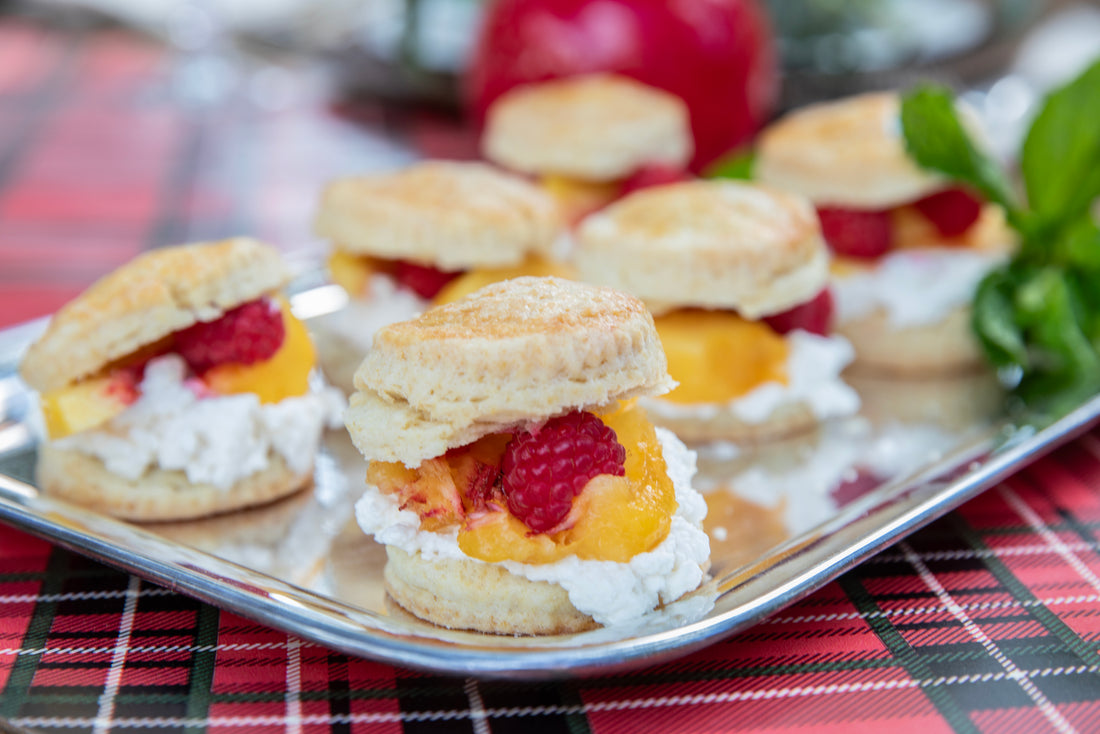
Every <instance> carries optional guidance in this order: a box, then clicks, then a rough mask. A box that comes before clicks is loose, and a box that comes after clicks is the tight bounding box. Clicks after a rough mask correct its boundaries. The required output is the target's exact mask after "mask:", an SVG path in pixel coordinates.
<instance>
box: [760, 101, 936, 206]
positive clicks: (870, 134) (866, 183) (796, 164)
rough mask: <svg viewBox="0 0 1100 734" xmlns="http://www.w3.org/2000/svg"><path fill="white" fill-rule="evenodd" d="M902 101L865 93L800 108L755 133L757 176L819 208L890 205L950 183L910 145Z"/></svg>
mask: <svg viewBox="0 0 1100 734" xmlns="http://www.w3.org/2000/svg"><path fill="white" fill-rule="evenodd" d="M899 112H900V99H899V97H898V95H897V94H895V93H892V92H876V93H870V94H862V95H857V96H854V97H848V98H845V99H841V100H837V101H830V102H820V103H817V104H812V105H808V106H806V107H803V108H800V109H797V110H794V111H792V112H790V113H788V114H787V115H786V116H784V117H782V118H780V119H779V120H778V121H776V122H775V123H773V124H771V125H770V126H768V127H767V128H765V129H764V130H763V131H762V132H761V133H760V136H759V137H758V139H757V145H756V159H755V162H754V163H753V175H754V177H755V178H756V179H757V180H759V181H760V182H762V183H765V184H769V185H772V186H775V187H777V188H782V189H787V190H789V191H796V192H798V193H800V194H802V195H803V196H806V197H808V198H809V199H810V200H811V201H812V202H813V203H814V204H816V205H818V206H839V207H847V208H854V209H887V208H891V207H894V206H898V205H901V204H906V203H909V202H912V201H915V200H916V199H919V198H921V197H923V196H925V195H927V194H930V193H932V192H933V191H936V190H938V189H941V188H943V187H944V185H945V182H946V179H945V178H943V177H942V176H940V175H938V174H935V173H932V172H930V171H927V170H925V169H923V168H921V167H920V166H918V165H917V164H916V163H915V162H914V161H913V160H912V158H910V157H909V155H908V153H907V152H906V150H905V142H904V140H903V137H902V131H901V120H900V117H899Z"/></svg>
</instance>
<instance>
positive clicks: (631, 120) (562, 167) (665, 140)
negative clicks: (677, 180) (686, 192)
mask: <svg viewBox="0 0 1100 734" xmlns="http://www.w3.org/2000/svg"><path fill="white" fill-rule="evenodd" d="M482 143H483V148H484V153H485V156H486V158H488V159H489V160H491V161H493V162H494V163H496V164H498V165H501V166H503V167H505V168H508V169H510V170H513V171H519V172H521V173H527V174H539V175H557V176H564V177H568V178H572V179H580V180H583V181H614V180H617V179H621V178H625V177H627V176H629V175H630V174H632V173H634V172H635V171H636V170H637V169H638V168H640V167H642V166H643V165H646V164H664V165H670V166H675V167H682V166H684V165H686V164H687V162H688V161H689V160H690V159H691V155H692V151H693V147H694V145H693V139H692V136H691V126H690V119H689V116H688V109H687V105H685V104H684V102H683V101H682V100H681V99H680V98H679V97H676V96H675V95H672V94H669V93H668V92H665V91H662V90H659V89H655V88H653V87H650V86H647V85H645V84H642V83H641V82H637V81H634V80H633V79H630V78H628V77H624V76H618V75H614V74H592V75H585V76H577V77H568V78H564V79H556V80H551V81H544V82H539V83H535V84H527V85H524V86H521V87H516V88H515V89H512V90H510V91H508V92H506V93H505V94H503V95H502V96H501V97H500V98H498V99H497V100H496V102H494V103H493V105H492V106H491V107H490V108H489V112H488V119H487V121H486V128H485V133H484V136H483V137H482Z"/></svg>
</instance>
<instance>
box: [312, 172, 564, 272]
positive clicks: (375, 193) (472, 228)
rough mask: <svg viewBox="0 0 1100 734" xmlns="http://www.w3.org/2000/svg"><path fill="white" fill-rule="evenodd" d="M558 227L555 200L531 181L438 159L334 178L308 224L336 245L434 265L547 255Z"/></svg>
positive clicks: (466, 265)
mask: <svg viewBox="0 0 1100 734" xmlns="http://www.w3.org/2000/svg"><path fill="white" fill-rule="evenodd" d="M561 227H562V222H561V219H560V214H559V213H558V208H557V204H556V203H555V202H554V200H553V199H552V198H550V197H549V195H548V194H546V193H545V192H543V191H542V190H540V189H539V188H538V187H537V186H535V185H533V184H531V183H528V182H527V181H525V180H523V179H522V178H520V177H518V176H515V175H512V174H509V173H505V172H503V171H498V170H495V169H493V168H491V167H490V166H487V165H485V164H482V163H466V162H445V161H427V162H422V163H417V164H415V165H412V166H409V167H408V168H405V169H402V170H399V171H394V172H389V173H380V174H373V175H365V176H355V177H349V178H343V179H339V180H336V181H334V182H332V183H330V184H329V185H328V186H327V187H326V188H325V190H324V192H323V194H322V196H321V204H320V209H319V211H318V212H317V216H316V219H315V221H314V229H315V231H316V232H317V234H318V235H320V236H322V237H325V238H327V239H329V240H330V241H332V243H333V246H334V247H336V248H337V249H340V250H343V251H345V252H349V253H352V254H355V255H370V256H373V257H380V258H387V259H401V260H412V261H414V262H420V263H424V264H430V265H433V266H435V267H438V268H440V269H441V270H468V269H472V268H477V267H505V266H511V265H518V264H519V263H521V262H523V261H524V259H526V257H527V255H528V254H529V253H540V254H547V255H549V254H551V253H552V251H553V248H554V245H555V243H556V241H557V239H558V236H559V234H560V232H561Z"/></svg>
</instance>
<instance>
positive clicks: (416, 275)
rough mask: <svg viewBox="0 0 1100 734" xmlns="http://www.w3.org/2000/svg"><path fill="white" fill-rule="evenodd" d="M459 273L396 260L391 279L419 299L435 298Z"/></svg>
mask: <svg viewBox="0 0 1100 734" xmlns="http://www.w3.org/2000/svg"><path fill="white" fill-rule="evenodd" d="M458 276H459V273H448V272H446V271H444V270H440V269H439V268H433V267H432V266H430V265H417V264H416V263H413V262H409V261H408V260H398V261H397V263H396V266H395V269H394V273H393V277H394V278H396V279H397V282H398V283H400V284H401V285H403V286H405V287H406V288H408V289H409V290H411V291H412V292H413V293H415V294H416V295H418V296H420V297H421V298H435V294H436V293H439V291H441V290H443V286H445V285H447V284H448V283H450V282H451V281H452V280H454V279H455V278H457V277H458Z"/></svg>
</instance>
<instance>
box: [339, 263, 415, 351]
mask: <svg viewBox="0 0 1100 734" xmlns="http://www.w3.org/2000/svg"><path fill="white" fill-rule="evenodd" d="M366 292H367V293H368V294H369V295H368V296H367V297H366V298H350V299H348V303H347V306H345V307H344V308H342V309H340V310H339V311H337V312H335V313H333V314H330V315H329V316H327V317H326V319H325V327H326V328H328V329H330V330H331V331H332V332H333V333H335V334H337V335H338V336H340V337H341V338H343V339H344V340H345V341H347V342H349V343H351V344H353V345H355V346H356V347H358V348H359V349H362V350H363V351H367V350H369V349H370V348H371V344H372V343H373V342H374V335H375V333H376V332H377V331H378V330H379V329H381V328H382V327H383V326H388V325H390V324H393V323H396V322H398V321H408V320H409V319H414V318H416V317H417V316H419V315H420V314H422V313H424V311H425V310H427V308H428V306H429V305H430V301H427V300H425V299H423V298H421V297H420V296H418V295H416V293H414V292H413V291H411V290H409V289H408V288H401V287H400V286H399V285H398V284H397V281H395V280H394V279H393V278H391V277H390V276H388V275H386V274H384V273H375V274H373V275H371V276H370V278H369V279H368V280H367V288H366Z"/></svg>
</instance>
